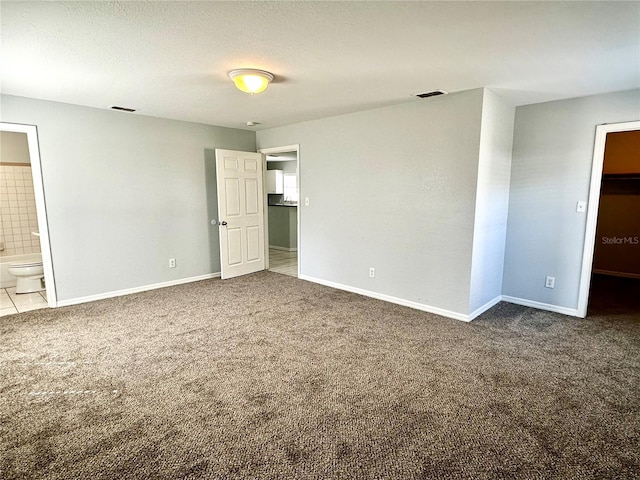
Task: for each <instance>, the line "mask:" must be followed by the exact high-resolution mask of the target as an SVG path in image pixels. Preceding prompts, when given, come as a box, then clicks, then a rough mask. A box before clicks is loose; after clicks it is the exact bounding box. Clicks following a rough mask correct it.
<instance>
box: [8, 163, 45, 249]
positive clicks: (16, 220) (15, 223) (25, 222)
mask: <svg viewBox="0 0 640 480" xmlns="http://www.w3.org/2000/svg"><path fill="white" fill-rule="evenodd" d="M37 231H38V216H37V213H36V202H35V194H34V191H33V180H32V177H31V167H28V166H22V165H20V166H17V165H0V241H2V242H4V244H5V248H4V250H3V251H0V256H10V255H19V254H23V253H35V252H40V240H39V239H38V237H35V236H34V235H31V232H37Z"/></svg>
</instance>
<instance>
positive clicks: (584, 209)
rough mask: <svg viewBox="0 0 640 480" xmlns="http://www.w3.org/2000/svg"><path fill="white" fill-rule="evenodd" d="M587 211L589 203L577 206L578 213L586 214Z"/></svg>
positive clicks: (580, 203) (579, 203) (581, 203)
mask: <svg viewBox="0 0 640 480" xmlns="http://www.w3.org/2000/svg"><path fill="white" fill-rule="evenodd" d="M586 211H587V202H578V205H576V212H578V213H584V212H586Z"/></svg>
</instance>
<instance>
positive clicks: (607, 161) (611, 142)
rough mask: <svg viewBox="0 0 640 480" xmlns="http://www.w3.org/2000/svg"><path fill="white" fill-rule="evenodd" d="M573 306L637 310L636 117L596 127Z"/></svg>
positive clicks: (639, 132)
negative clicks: (580, 266)
mask: <svg viewBox="0 0 640 480" xmlns="http://www.w3.org/2000/svg"><path fill="white" fill-rule="evenodd" d="M581 280H582V281H581V288H580V298H579V312H580V314H581V316H586V314H587V306H588V308H589V312H596V311H597V312H598V313H603V314H606V313H607V312H612V313H613V312H614V311H615V312H616V313H621V312H625V311H629V312H638V311H640V122H629V123H624V124H615V125H601V126H599V127H598V129H597V132H596V146H595V150H594V165H593V170H592V178H591V191H590V198H589V213H588V217H587V234H586V236H585V254H584V258H583V271H582V279H581Z"/></svg>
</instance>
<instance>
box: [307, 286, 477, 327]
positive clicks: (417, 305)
mask: <svg viewBox="0 0 640 480" xmlns="http://www.w3.org/2000/svg"><path fill="white" fill-rule="evenodd" d="M299 278H300V279H301V280H307V281H309V282H313V283H318V284H320V285H324V286H326V287H332V288H337V289H338V290H345V291H347V292H351V293H357V294H359V295H364V296H365V297H371V298H376V299H378V300H384V301H385V302H390V303H395V304H397V305H402V306H404V307H409V308H415V309H416V310H421V311H423V312H429V313H435V314H436V315H442V316H443V317H448V318H453V319H454V320H461V321H463V322H470V321H471V320H473V318H472V317H471V315H465V314H464V313H458V312H453V311H451V310H445V309H444V308H438V307H432V306H430V305H424V304H422V303H417V302H412V301H410V300H405V299H403V298H398V297H392V296H391V295H385V294H383V293H377V292H371V291H369V290H364V289H362V288H356V287H351V286H349V285H343V284H341V283H335V282H330V281H328V280H323V279H321V278H315V277H309V276H307V275H300V277H299ZM474 313H475V312H474ZM478 315H479V314H478Z"/></svg>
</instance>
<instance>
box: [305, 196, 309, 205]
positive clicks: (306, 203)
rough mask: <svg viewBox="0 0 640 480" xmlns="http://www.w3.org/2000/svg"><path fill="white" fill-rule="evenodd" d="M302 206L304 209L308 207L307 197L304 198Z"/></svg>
mask: <svg viewBox="0 0 640 480" xmlns="http://www.w3.org/2000/svg"><path fill="white" fill-rule="evenodd" d="M304 206H305V207H308V206H309V197H304Z"/></svg>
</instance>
